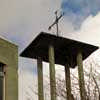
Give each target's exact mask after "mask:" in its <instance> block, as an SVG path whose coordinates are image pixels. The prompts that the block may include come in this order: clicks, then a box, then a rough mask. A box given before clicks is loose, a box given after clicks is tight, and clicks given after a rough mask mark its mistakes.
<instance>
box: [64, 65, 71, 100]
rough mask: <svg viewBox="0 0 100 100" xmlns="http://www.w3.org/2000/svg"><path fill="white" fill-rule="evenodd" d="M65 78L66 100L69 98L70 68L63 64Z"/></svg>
mask: <svg viewBox="0 0 100 100" xmlns="http://www.w3.org/2000/svg"><path fill="white" fill-rule="evenodd" d="M65 80H66V96H67V98H66V100H71V80H70V68H69V66H68V65H66V66H65Z"/></svg>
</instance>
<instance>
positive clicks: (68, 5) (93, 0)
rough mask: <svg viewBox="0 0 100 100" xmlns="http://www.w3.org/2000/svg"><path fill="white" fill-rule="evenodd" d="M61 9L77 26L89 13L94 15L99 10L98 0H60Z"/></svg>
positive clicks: (77, 26) (99, 0)
mask: <svg viewBox="0 0 100 100" xmlns="http://www.w3.org/2000/svg"><path fill="white" fill-rule="evenodd" d="M61 8H62V10H63V11H64V12H65V16H66V18H69V20H71V19H72V23H73V24H74V26H75V27H76V28H79V27H80V25H81V24H82V22H83V21H84V20H85V19H86V18H87V17H88V16H90V15H92V16H95V15H96V14H97V13H98V12H99V11H100V0H62V4H61Z"/></svg>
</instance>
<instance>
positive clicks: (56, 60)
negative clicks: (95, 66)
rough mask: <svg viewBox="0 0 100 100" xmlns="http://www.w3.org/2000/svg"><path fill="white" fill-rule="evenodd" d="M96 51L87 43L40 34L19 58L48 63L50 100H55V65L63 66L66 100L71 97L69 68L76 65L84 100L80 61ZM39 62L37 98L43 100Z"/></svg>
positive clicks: (95, 48)
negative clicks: (39, 59)
mask: <svg viewBox="0 0 100 100" xmlns="http://www.w3.org/2000/svg"><path fill="white" fill-rule="evenodd" d="M97 49H98V47H96V46H93V45H90V44H87V43H82V42H79V41H75V40H71V39H67V38H64V37H59V36H55V35H51V34H48V33H45V32H41V33H40V34H39V35H38V36H37V37H36V38H35V40H33V41H32V43H31V44H30V45H29V46H28V47H27V48H26V49H25V50H24V51H23V52H22V53H21V56H23V57H27V58H35V59H38V58H41V61H46V62H49V67H50V68H49V70H50V91H51V100H56V82H55V64H60V65H63V66H65V78H66V89H67V93H66V94H67V97H66V98H67V99H66V100H69V99H71V95H72V94H71V82H70V68H74V67H75V66H76V65H78V73H79V86H80V96H81V100H86V99H85V96H86V95H85V86H84V74H83V65H82V60H84V59H86V58H87V57H88V56H89V55H90V54H91V53H92V52H94V51H95V50H97ZM41 61H40V64H38V69H39V67H40V69H39V70H38V79H39V80H38V85H39V86H38V96H39V100H44V99H43V98H44V95H43V80H42V81H41V80H40V79H43V75H42V73H43V72H42V68H41V67H42V66H41ZM66 67H67V68H66ZM40 70H41V72H40Z"/></svg>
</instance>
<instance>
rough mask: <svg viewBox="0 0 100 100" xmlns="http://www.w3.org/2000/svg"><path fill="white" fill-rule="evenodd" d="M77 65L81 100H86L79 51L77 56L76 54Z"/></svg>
mask: <svg viewBox="0 0 100 100" xmlns="http://www.w3.org/2000/svg"><path fill="white" fill-rule="evenodd" d="M77 65H78V76H79V88H80V96H81V100H86V91H85V84H84V71H83V63H82V53H81V51H80V50H79V51H78V54H77Z"/></svg>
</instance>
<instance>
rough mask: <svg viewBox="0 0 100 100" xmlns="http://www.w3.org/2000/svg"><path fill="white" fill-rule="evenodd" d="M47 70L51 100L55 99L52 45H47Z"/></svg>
mask: <svg viewBox="0 0 100 100" xmlns="http://www.w3.org/2000/svg"><path fill="white" fill-rule="evenodd" d="M49 71H50V72H49V73H50V92H51V100H56V80H55V57H54V47H53V46H52V45H50V46H49Z"/></svg>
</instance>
